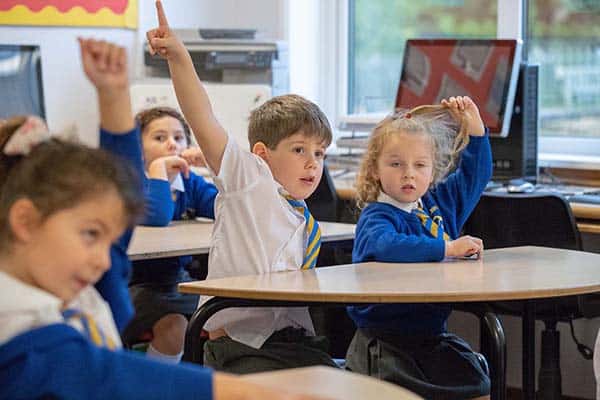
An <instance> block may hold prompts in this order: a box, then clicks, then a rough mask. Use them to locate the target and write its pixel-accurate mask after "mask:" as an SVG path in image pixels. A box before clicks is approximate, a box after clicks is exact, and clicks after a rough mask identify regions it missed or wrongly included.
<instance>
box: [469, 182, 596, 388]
mask: <svg viewBox="0 0 600 400" xmlns="http://www.w3.org/2000/svg"><path fill="white" fill-rule="evenodd" d="M464 233H465V234H468V235H472V236H476V237H479V238H481V239H483V243H484V246H485V248H486V249H495V248H501V247H513V246H525V245H533V246H545V247H554V248H562V249H571V250H582V247H581V238H580V234H579V230H578V229H577V225H576V223H575V218H574V217H573V214H572V212H571V208H570V206H569V204H568V203H567V201H566V200H565V199H564V198H563V197H562V196H560V195H556V194H547V193H530V194H498V193H493V194H492V193H486V194H484V195H483V196H482V197H481V200H480V201H479V204H478V205H477V207H476V208H475V210H474V211H473V213H472V214H471V216H470V218H469V220H468V221H467V223H466V224H465V227H464ZM492 308H493V309H494V310H495V311H496V312H497V313H500V314H510V315H519V316H520V315H522V313H523V305H522V303H520V302H495V303H493V304H492ZM535 310H536V318H537V319H540V320H542V321H544V324H545V330H544V332H542V344H541V346H542V362H541V364H542V365H541V368H540V373H539V376H538V381H539V384H538V387H539V388H540V397H541V398H543V399H560V398H561V391H562V387H561V376H560V353H559V339H560V336H559V332H558V331H557V330H556V324H557V322H559V321H564V322H568V323H571V321H572V320H573V319H574V318H581V317H586V318H591V317H595V316H598V315H600V296H599V295H596V294H593V295H584V296H570V297H566V298H560V299H551V300H541V301H539V302H536V305H535ZM578 345H579V343H578ZM579 348H580V351H581V350H583V349H584V348H585V346H583V345H579ZM582 353H586V351H582ZM584 356H586V354H584Z"/></svg>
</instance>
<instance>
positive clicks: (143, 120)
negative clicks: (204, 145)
mask: <svg viewBox="0 0 600 400" xmlns="http://www.w3.org/2000/svg"><path fill="white" fill-rule="evenodd" d="M163 117H171V118H175V119H176V120H178V121H179V122H180V123H181V126H182V128H183V134H184V135H185V139H186V140H187V144H188V146H189V145H190V144H191V143H192V132H191V130H190V127H189V125H188V123H187V121H186V120H185V118H183V115H181V113H180V112H179V111H177V110H176V109H174V108H171V107H153V108H149V109H146V110H142V111H140V112H138V113H137V115H136V116H135V121H136V122H137V124H138V125H139V126H140V132H142V133H144V131H145V130H146V128H147V127H148V125H150V123H151V122H152V121H154V120H156V119H159V118H163Z"/></svg>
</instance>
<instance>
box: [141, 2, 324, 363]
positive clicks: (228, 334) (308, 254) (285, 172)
mask: <svg viewBox="0 0 600 400" xmlns="http://www.w3.org/2000/svg"><path fill="white" fill-rule="evenodd" d="M156 8H157V14H158V23H159V24H158V27H157V28H156V29H152V30H150V31H149V32H148V33H147V37H148V42H149V45H150V51H151V52H152V53H156V54H158V55H160V56H162V57H164V58H166V59H167V61H168V64H169V70H170V72H171V78H172V80H173V84H174V87H175V93H176V95H177V100H178V102H179V105H180V107H181V110H182V111H183V114H184V115H185V118H186V120H187V121H188V122H189V123H190V126H191V128H192V131H193V132H194V134H195V136H196V140H197V141H198V144H199V145H200V147H201V149H202V152H203V153H204V155H205V157H206V161H207V163H208V166H209V167H210V168H211V169H212V171H213V172H214V174H215V184H216V185H217V187H218V189H219V194H218V195H217V199H216V202H215V227H214V230H213V238H212V244H211V249H210V256H209V271H208V278H218V277H225V276H236V275H248V274H260V273H270V272H275V271H284V270H297V269H300V268H303V269H308V268H313V267H314V266H315V263H316V259H317V256H318V253H319V248H320V237H321V233H320V229H319V226H318V223H317V222H316V221H315V220H314V218H313V217H312V216H311V215H310V212H309V211H308V209H307V207H306V203H305V202H304V199H306V198H307V197H309V196H310V195H311V194H312V193H313V191H314V190H315V189H316V187H317V185H318V183H319V181H320V179H321V175H322V173H323V159H324V155H325V149H326V148H327V146H329V144H330V143H331V128H330V127H329V123H328V121H327V118H326V117H325V115H324V114H323V112H322V111H321V110H320V109H319V108H318V107H317V106H316V105H315V104H313V103H311V102H310V101H308V100H306V99H304V98H302V97H300V96H296V95H286V96H279V97H275V98H273V99H271V100H269V101H267V102H266V103H265V104H263V105H262V106H260V107H259V108H257V109H256V110H254V111H253V112H252V114H251V115H250V121H249V128H248V138H249V141H250V149H251V152H248V151H246V150H243V149H240V148H239V147H238V146H237V145H236V144H235V141H234V140H230V138H229V137H228V135H227V132H225V130H224V129H223V127H222V126H221V125H220V124H219V122H218V121H217V120H216V118H215V116H214V114H213V112H212V107H211V104H210V100H209V99H208V96H207V94H206V91H205V89H204V87H203V85H202V83H201V82H200V80H199V79H198V76H197V74H196V71H195V70H194V65H193V63H192V60H191V57H190V55H189V53H188V52H187V50H186V49H185V47H184V45H183V43H182V42H181V41H180V40H179V39H178V38H177V37H176V36H175V35H174V33H173V32H172V31H171V29H170V28H169V25H168V22H167V18H166V16H165V13H164V10H163V8H162V4H161V3H160V1H157V2H156ZM202 300H203V301H205V300H206V299H205V298H204V299H202ZM205 328H206V329H207V330H208V331H209V338H210V340H209V341H208V342H207V343H206V345H205V363H206V364H208V365H210V366H212V367H214V368H216V369H217V370H226V371H230V372H236V373H247V372H258V371H265V370H273V369H281V368H291V367H299V366H307V365H317V364H321V365H329V366H335V363H334V362H333V360H332V359H331V357H330V356H329V355H328V354H327V353H326V347H327V346H326V339H325V338H322V337H315V336H314V328H313V325H312V321H311V319H310V316H309V314H308V309H307V308H306V307H296V308H246V309H229V310H223V311H221V312H219V313H217V314H216V315H214V316H213V317H212V318H211V319H210V320H209V321H208V323H207V325H206V327H205Z"/></svg>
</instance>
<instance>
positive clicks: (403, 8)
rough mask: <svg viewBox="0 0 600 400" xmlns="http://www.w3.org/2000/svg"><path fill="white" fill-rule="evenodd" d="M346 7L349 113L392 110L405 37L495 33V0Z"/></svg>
mask: <svg viewBox="0 0 600 400" xmlns="http://www.w3.org/2000/svg"><path fill="white" fill-rule="evenodd" d="M348 7H349V9H348V19H349V27H348V28H349V29H348V34H349V37H348V108H347V112H348V114H355V113H367V112H388V111H391V110H392V109H393V106H394V100H395V96H396V90H397V87H398V80H399V78H400V69H401V66H402V57H403V51H404V43H405V41H406V39H409V38H444V37H459V38H495V37H496V23H497V1H496V0H494V1H481V0H418V1H415V0H378V1H372V0H349V5H348Z"/></svg>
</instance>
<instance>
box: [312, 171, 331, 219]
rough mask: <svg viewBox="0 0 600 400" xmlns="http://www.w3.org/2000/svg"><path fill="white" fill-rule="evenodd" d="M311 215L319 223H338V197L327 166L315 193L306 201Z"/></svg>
mask: <svg viewBox="0 0 600 400" xmlns="http://www.w3.org/2000/svg"><path fill="white" fill-rule="evenodd" d="M306 205H307V206H308V209H309V210H310V213H311V214H312V215H313V217H314V218H315V219H316V220H318V221H327V222H337V221H338V211H337V209H338V196H337V192H336V191H335V185H334V183H333V179H331V175H329V170H328V169H327V165H325V166H324V167H323V177H322V178H321V181H320V182H319V185H318V186H317V188H316V189H315V191H314V193H313V194H312V195H311V196H310V197H309V198H308V199H306Z"/></svg>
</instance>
